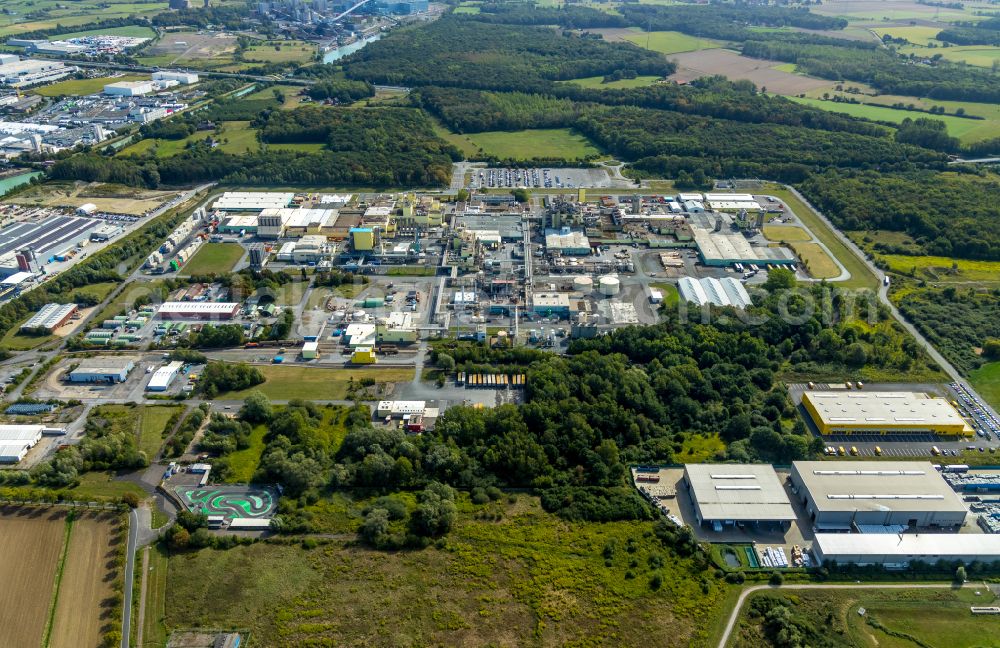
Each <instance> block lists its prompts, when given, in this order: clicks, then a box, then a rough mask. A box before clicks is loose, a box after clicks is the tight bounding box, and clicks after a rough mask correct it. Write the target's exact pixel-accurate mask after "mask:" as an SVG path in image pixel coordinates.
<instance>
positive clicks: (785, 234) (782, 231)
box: [764, 225, 812, 241]
mask: <svg viewBox="0 0 1000 648" xmlns="http://www.w3.org/2000/svg"><path fill="white" fill-rule="evenodd" d="M764 236H765V237H767V239H768V240H769V241H811V240H812V236H811V235H810V234H809V232H807V231H806V230H804V229H802V228H801V227H799V226H798V225H765V226H764Z"/></svg>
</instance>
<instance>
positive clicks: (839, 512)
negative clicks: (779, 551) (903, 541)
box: [791, 461, 968, 531]
mask: <svg viewBox="0 0 1000 648" xmlns="http://www.w3.org/2000/svg"><path fill="white" fill-rule="evenodd" d="M791 479H792V487H793V489H794V492H795V493H796V494H797V495H798V497H799V498H800V499H801V500H802V503H803V505H804V506H805V508H806V512H807V513H808V515H809V517H810V519H811V520H812V521H813V525H814V526H815V527H816V528H817V529H819V530H823V529H826V530H838V531H848V530H852V529H858V528H860V527H864V526H873V527H884V526H905V527H912V528H929V527H960V526H962V525H963V524H964V523H965V517H966V515H967V514H968V510H967V509H966V508H965V505H964V504H963V503H962V500H961V499H960V498H959V496H958V495H957V494H956V493H955V491H954V490H952V488H951V487H950V486H949V485H948V483H947V482H945V480H944V478H942V477H941V475H940V473H938V472H937V471H936V470H934V466H932V465H931V463H930V462H929V461H893V462H879V463H871V462H865V461H838V462H829V461H796V462H794V463H793V464H792V474H791Z"/></svg>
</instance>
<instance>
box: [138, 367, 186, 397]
mask: <svg viewBox="0 0 1000 648" xmlns="http://www.w3.org/2000/svg"><path fill="white" fill-rule="evenodd" d="M183 366H184V363H183V362H181V361H179V360H178V361H176V362H171V363H170V364H168V365H164V366H162V367H160V368H159V369H157V370H156V371H154V372H153V375H152V376H151V377H150V379H149V384H148V385H146V391H167V388H168V387H170V383H172V382H174V378H176V377H177V374H179V373H180V371H181V367H183Z"/></svg>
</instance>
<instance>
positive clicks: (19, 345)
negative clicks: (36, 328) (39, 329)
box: [0, 313, 56, 351]
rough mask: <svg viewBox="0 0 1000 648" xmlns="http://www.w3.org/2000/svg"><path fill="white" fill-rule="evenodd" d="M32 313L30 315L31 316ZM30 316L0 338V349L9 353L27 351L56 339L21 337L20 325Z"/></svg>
mask: <svg viewBox="0 0 1000 648" xmlns="http://www.w3.org/2000/svg"><path fill="white" fill-rule="evenodd" d="M33 314H34V313H32V315H33ZM30 317H31V315H29V316H28V317H25V318H24V320H23V321H21V322H18V323H17V325H15V326H12V327H11V328H10V330H9V331H7V332H6V333H5V334H4V336H3V337H2V338H0V348H2V349H7V350H9V351H27V350H28V349H34V348H37V347H40V346H42V345H43V344H45V343H46V342H51V341H52V340H55V339H56V336H54V335H22V334H21V324H24V322H27V321H28V318H30Z"/></svg>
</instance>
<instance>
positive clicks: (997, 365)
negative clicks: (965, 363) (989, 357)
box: [969, 362, 1000, 410]
mask: <svg viewBox="0 0 1000 648" xmlns="http://www.w3.org/2000/svg"><path fill="white" fill-rule="evenodd" d="M969 382H971V383H972V386H973V387H975V388H976V391H977V392H979V394H980V395H981V396H982V397H983V398H985V399H986V401H987V402H988V403H989V404H990V405H992V406H993V409H996V410H1000V362H990V363H987V364H984V365H983V366H982V367H980V368H979V369H976V370H975V371H973V372H972V373H970V374H969Z"/></svg>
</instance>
